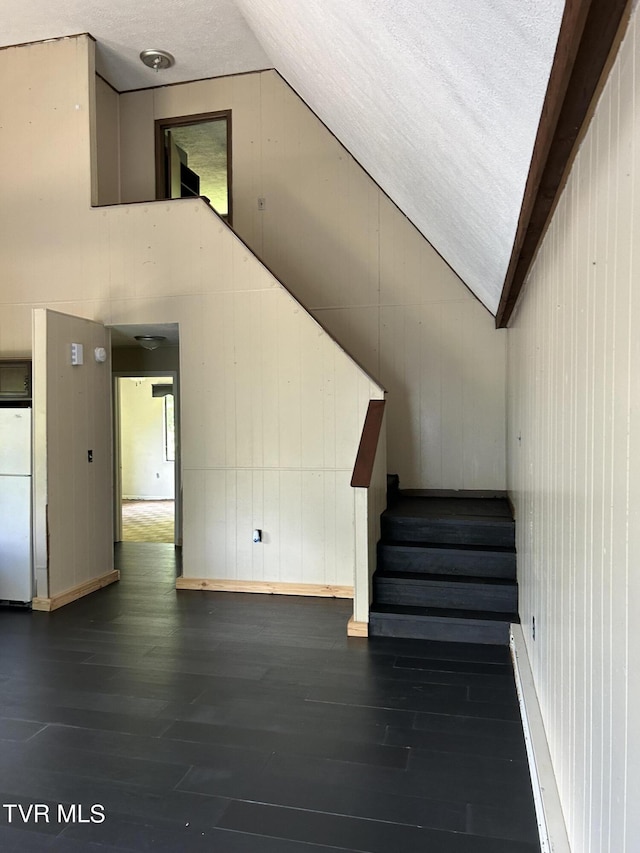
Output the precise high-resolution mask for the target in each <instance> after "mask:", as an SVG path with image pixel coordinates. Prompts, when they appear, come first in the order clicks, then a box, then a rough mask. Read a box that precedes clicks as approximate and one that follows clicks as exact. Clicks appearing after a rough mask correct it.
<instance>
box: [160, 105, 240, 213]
mask: <svg viewBox="0 0 640 853" xmlns="http://www.w3.org/2000/svg"><path fill="white" fill-rule="evenodd" d="M222 118H225V119H226V120H227V194H228V198H229V210H228V213H227V215H226V216H225V217H223V218H224V219H225V220H226V221H227V222H228V224H229V225H232V224H233V192H232V190H233V168H232V165H233V158H232V149H231V110H216V111H215V112H210V113H195V114H194V115H190V116H174V117H173V118H158V119H156V120H155V128H154V133H155V150H156V198H157V199H168V198H169V190H168V187H167V182H166V180H165V171H164V132H165V130H170V129H171V128H172V127H185V126H189V125H192V124H204V122H207V121H215V120H216V119H222Z"/></svg>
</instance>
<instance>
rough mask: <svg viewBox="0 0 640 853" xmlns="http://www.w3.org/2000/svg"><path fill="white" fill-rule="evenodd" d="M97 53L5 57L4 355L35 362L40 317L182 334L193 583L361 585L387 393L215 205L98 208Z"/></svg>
mask: <svg viewBox="0 0 640 853" xmlns="http://www.w3.org/2000/svg"><path fill="white" fill-rule="evenodd" d="M92 51H93V42H92V41H90V39H88V38H87V37H77V38H73V39H63V40H59V41H56V42H50V43H44V44H36V45H30V46H27V47H22V48H11V49H8V50H4V51H0V75H1V76H2V79H4V80H7V81H9V83H10V85H7V86H5V87H3V89H2V91H1V92H0V112H1V113H2V115H3V133H2V134H0V146H2V148H1V149H0V150H1V151H2V155H3V157H4V159H5V162H8V163H11V164H12V169H11V170H9V174H8V178H7V185H6V191H5V192H4V193H3V194H2V196H1V197H0V263H1V265H2V269H3V280H2V286H1V287H0V352H2V353H3V354H7V353H9V352H21V353H29V352H30V351H31V313H32V308H33V307H42V306H48V307H53V308H56V309H57V310H59V311H63V312H66V313H69V314H77V315H80V316H82V317H85V318H88V319H92V320H97V321H99V322H101V323H112V324H127V323H149V324H154V323H175V322H177V323H179V326H180V344H181V345H180V369H181V405H182V411H181V425H182V461H183V483H182V488H183V509H184V573H185V576H187V577H192V578H194V577H195V578H231V579H241V580H269V581H287V582H298V583H312V584H316V585H318V584H339V585H343V586H350V585H351V586H352V585H353V573H354V565H355V533H354V493H353V490H352V489H351V487H350V476H351V469H352V466H353V462H354V459H355V455H356V451H357V448H358V442H359V439H360V432H361V429H362V424H363V421H364V416H365V413H366V410H367V405H368V403H369V399H371V398H378V399H380V398H381V397H382V395H383V392H382V389H381V388H380V387H379V385H377V384H376V383H375V382H374V381H373V380H371V379H370V378H369V377H368V376H367V375H366V374H365V373H364V372H363V371H362V370H361V369H360V368H359V367H358V366H357V365H356V364H354V362H353V361H352V360H351V359H350V358H349V357H348V356H347V355H346V354H345V353H344V351H343V350H342V349H341V348H340V347H338V346H337V345H336V344H335V343H334V341H333V340H332V339H331V338H330V337H329V335H327V334H326V333H325V332H324V331H323V330H322V329H321V328H320V326H319V325H318V323H317V322H316V321H315V320H314V319H313V318H312V317H311V316H310V315H309V314H308V313H307V312H305V311H304V310H303V309H302V307H301V306H300V304H299V303H298V302H296V300H295V299H293V298H292V297H291V295H290V294H289V293H288V292H287V291H286V290H285V289H284V288H283V287H282V286H281V285H280V284H279V283H278V282H277V281H276V280H275V279H274V278H273V276H272V275H271V274H270V273H269V272H267V270H266V269H265V268H264V267H263V266H262V264H260V263H259V262H258V261H257V260H256V258H255V257H254V256H253V255H252V254H251V252H250V251H248V250H247V248H246V247H245V246H244V245H243V244H242V242H241V241H240V240H239V239H238V238H237V237H236V236H235V235H233V234H232V232H230V231H229V229H228V228H227V227H226V226H225V225H224V224H223V223H222V221H221V220H219V219H218V218H217V217H216V215H215V214H214V213H213V212H212V211H211V210H210V209H209V208H208V207H207V205H206V204H205V203H204V202H203V201H201V200H199V199H185V200H178V201H173V202H166V203H153V204H131V205H124V206H113V207H103V208H94V209H91V207H90V199H91V188H92V187H91V170H90V151H91V147H90V142H91V124H92V115H91V104H92V97H93V92H92V86H93V82H94V77H93V76H92V73H91V72H92ZM16 175H20V178H21V179H20V180H17V179H16ZM50 440H51V437H50ZM86 449H87V448H84V449H83V452H84V453H85V454H86ZM69 458H70V457H69V455H68V453H67V450H64V452H61V454H60V464H62V465H64V464H65V460H67V459H69ZM104 512H105V515H106V514H109V515H110V513H111V501H110V498H109V499H107V500H105V503H104ZM256 527H258V528H261V529H262V530H263V532H264V539H263V543H262V544H261V545H254V544H253V542H252V531H253V529H254V528H256ZM78 535H80V534H78ZM69 547H71V544H70V546H69ZM70 559H71V558H70ZM73 564H74V566H75V558H74V559H73ZM69 570H70V571H75V568H74V569H72V568H71V567H70V569H69ZM57 591H58V590H57V589H56V590H54V592H57Z"/></svg>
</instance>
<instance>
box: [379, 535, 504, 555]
mask: <svg viewBox="0 0 640 853" xmlns="http://www.w3.org/2000/svg"><path fill="white" fill-rule="evenodd" d="M378 545H379V546H380V547H385V548H386V547H389V548H415V549H416V550H419V549H422V550H429V549H433V550H434V551H451V552H456V551H462V552H463V553H465V554H469V553H473V552H474V551H478V552H480V553H482V554H491V553H493V552H495V553H497V554H513V555H515V553H516V549H515V548H514V547H512V546H511V545H463V544H457V543H455V544H452V545H447V543H446V542H426V541H418V542H414V541H411V540H409V539H407V540H406V541H405V540H403V539H385V538H383V539H381V540H380V541H379V542H378Z"/></svg>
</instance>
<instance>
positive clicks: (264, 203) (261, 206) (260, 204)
mask: <svg viewBox="0 0 640 853" xmlns="http://www.w3.org/2000/svg"><path fill="white" fill-rule="evenodd" d="M266 206H267V200H266V198H259V199H258V210H264V209H265V208H266Z"/></svg>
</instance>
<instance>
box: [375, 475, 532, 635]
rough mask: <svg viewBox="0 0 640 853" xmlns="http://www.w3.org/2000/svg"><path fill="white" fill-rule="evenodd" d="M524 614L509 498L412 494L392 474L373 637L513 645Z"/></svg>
mask: <svg viewBox="0 0 640 853" xmlns="http://www.w3.org/2000/svg"><path fill="white" fill-rule="evenodd" d="M519 621H520V620H519V617H518V588H517V584H516V553H515V522H514V520H513V516H512V514H511V510H510V508H509V504H508V502H507V501H506V500H505V499H501V498H491V497H489V498H486V497H427V496H419V495H418V496H414V495H408V494H405V493H403V492H402V491H398V490H397V482H394V481H393V480H392V481H391V483H390V489H389V506H388V509H386V510H385V512H384V513H383V514H382V516H381V539H380V542H379V543H378V558H377V569H376V572H375V574H374V576H373V603H372V606H371V609H370V613H369V636H374V637H375V636H378V637H409V638H416V639H426V640H444V641H448V642H465V643H491V644H500V645H506V644H508V642H509V625H510V623H512V622H519Z"/></svg>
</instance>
